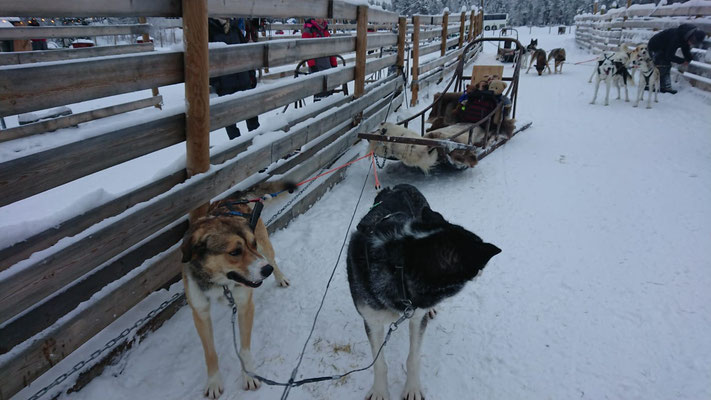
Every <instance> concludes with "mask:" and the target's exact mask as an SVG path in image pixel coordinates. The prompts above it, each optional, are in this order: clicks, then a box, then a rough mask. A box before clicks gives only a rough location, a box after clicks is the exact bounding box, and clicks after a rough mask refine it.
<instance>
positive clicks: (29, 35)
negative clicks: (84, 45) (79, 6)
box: [0, 24, 151, 40]
mask: <svg viewBox="0 0 711 400" xmlns="http://www.w3.org/2000/svg"><path fill="white" fill-rule="evenodd" d="M150 29H151V26H150V25H148V24H133V25H87V26H15V27H7V28H5V27H3V28H0V40H12V39H37V38H42V39H49V38H73V37H95V36H113V35H142V34H144V33H145V34H148V32H149V31H150Z"/></svg>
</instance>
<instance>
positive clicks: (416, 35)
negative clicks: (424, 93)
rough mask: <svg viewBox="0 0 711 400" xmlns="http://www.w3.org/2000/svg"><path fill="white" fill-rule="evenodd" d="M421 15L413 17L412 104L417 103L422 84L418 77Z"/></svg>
mask: <svg viewBox="0 0 711 400" xmlns="http://www.w3.org/2000/svg"><path fill="white" fill-rule="evenodd" d="M419 69H420V16H419V15H415V16H414V17H412V71H410V75H412V83H411V84H410V88H411V89H412V96H411V97H412V99H410V105H413V106H414V105H416V104H417V91H418V90H419V86H420V84H419V83H418V82H417V79H418V78H419V76H420V71H419Z"/></svg>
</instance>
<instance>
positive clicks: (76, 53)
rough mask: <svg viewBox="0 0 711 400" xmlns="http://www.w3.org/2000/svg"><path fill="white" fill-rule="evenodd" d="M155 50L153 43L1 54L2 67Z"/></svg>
mask: <svg viewBox="0 0 711 400" xmlns="http://www.w3.org/2000/svg"><path fill="white" fill-rule="evenodd" d="M153 50H154V48H153V43H135V44H121V45H116V46H98V47H81V48H78V49H57V50H36V51H16V52H7V53H0V66H2V65H14V64H31V63H40V62H49V61H66V60H75V59H78V58H92V57H104V56H115V55H119V54H133V53H144V52H149V51H153Z"/></svg>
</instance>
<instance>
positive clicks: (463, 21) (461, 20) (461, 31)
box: [459, 11, 467, 49]
mask: <svg viewBox="0 0 711 400" xmlns="http://www.w3.org/2000/svg"><path fill="white" fill-rule="evenodd" d="M466 23H467V13H466V12H464V11H462V16H461V17H459V48H460V49H461V48H462V46H463V45H464V28H465V26H464V25H466Z"/></svg>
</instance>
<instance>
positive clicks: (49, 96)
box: [0, 51, 183, 117]
mask: <svg viewBox="0 0 711 400" xmlns="http://www.w3.org/2000/svg"><path fill="white" fill-rule="evenodd" d="M48 76H51V77H52V80H51V82H48V80H47V79H46V78H47V77H48ZM180 82H183V53H182V52H179V51H170V52H155V53H149V54H131V55H119V56H110V57H103V58H101V59H83V60H73V61H67V62H63V63H56V64H54V63H50V64H40V65H35V64H25V65H11V66H4V67H0V117H1V116H7V115H16V114H22V113H25V112H29V111H35V110H41V109H45V108H50V107H56V106H60V105H66V104H72V103H77V102H81V101H86V100H91V99H96V98H99V97H105V96H112V95H116V94H121V93H128V92H134V91H138V90H143V89H150V88H153V87H158V86H165V85H172V84H174V83H180Z"/></svg>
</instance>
